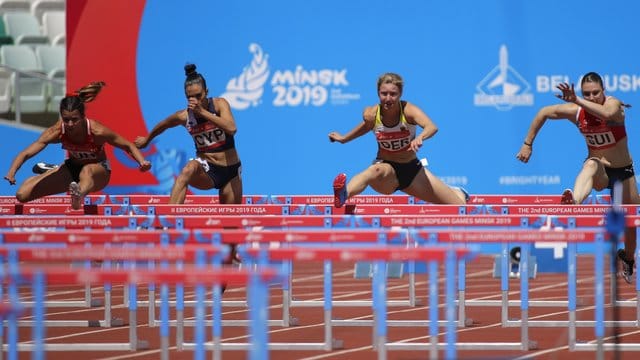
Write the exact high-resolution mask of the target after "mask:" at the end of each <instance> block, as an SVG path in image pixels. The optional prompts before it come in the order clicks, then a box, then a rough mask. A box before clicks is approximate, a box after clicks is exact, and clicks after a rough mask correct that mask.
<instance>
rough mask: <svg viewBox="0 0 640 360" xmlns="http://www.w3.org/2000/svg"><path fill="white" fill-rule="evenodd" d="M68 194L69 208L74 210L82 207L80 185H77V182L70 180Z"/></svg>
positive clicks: (82, 199)
mask: <svg viewBox="0 0 640 360" xmlns="http://www.w3.org/2000/svg"><path fill="white" fill-rule="evenodd" d="M69 195H71V208H73V209H74V210H80V209H82V203H83V202H84V197H83V196H82V194H81V193H80V185H78V183H77V182H75V181H72V182H71V184H69Z"/></svg>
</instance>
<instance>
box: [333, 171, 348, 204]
mask: <svg viewBox="0 0 640 360" xmlns="http://www.w3.org/2000/svg"><path fill="white" fill-rule="evenodd" d="M345 201H347V175H346V174H338V176H336V178H335V179H333V205H334V206H335V207H337V208H341V207H342V205H344V203H345Z"/></svg>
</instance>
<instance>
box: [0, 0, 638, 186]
mask: <svg viewBox="0 0 640 360" xmlns="http://www.w3.org/2000/svg"><path fill="white" fill-rule="evenodd" d="M175 4H176V3H175V2H166V1H148V2H147V4H146V7H145V10H144V15H143V18H142V22H141V24H140V33H139V41H138V54H137V79H138V93H139V94H140V98H139V101H140V104H141V108H142V112H143V117H144V122H145V124H146V126H147V128H149V129H150V128H151V127H152V126H153V125H155V124H156V123H157V122H158V121H160V120H161V119H163V118H164V117H165V116H167V115H169V114H170V113H172V112H174V111H176V110H178V109H180V108H183V107H185V104H186V100H185V98H184V91H183V87H182V84H183V81H184V73H183V66H184V64H185V63H186V62H194V63H196V64H197V65H198V71H200V72H201V73H203V74H204V75H205V77H206V78H207V82H208V86H209V90H210V95H212V96H223V97H226V98H227V99H228V100H229V101H230V102H231V104H232V106H233V109H234V114H235V117H236V121H237V124H238V129H239V130H238V134H237V137H236V139H237V145H238V150H239V153H240V156H241V158H242V162H243V178H244V186H245V193H246V194H322V193H330V192H331V181H332V179H333V177H334V176H335V175H336V174H337V173H338V172H346V173H347V174H348V175H353V174H355V173H356V172H358V171H360V170H362V169H364V168H365V167H366V166H368V165H369V164H370V162H371V161H372V160H373V158H374V156H375V152H376V145H375V142H374V139H373V136H372V135H365V136H363V137H361V138H359V139H357V140H355V141H353V142H351V143H348V144H336V143H330V142H329V141H328V137H327V135H328V133H329V132H330V131H333V130H335V131H339V132H342V133H344V132H347V131H349V130H350V129H351V128H353V127H354V126H355V125H356V124H357V123H358V122H359V121H361V113H362V109H363V108H364V107H365V106H367V105H372V104H375V103H376V102H377V95H376V88H375V86H376V80H377V77H378V75H380V74H381V73H384V72H387V71H392V72H397V73H399V74H401V75H402V76H403V77H404V79H405V91H404V96H403V98H404V99H405V100H408V101H411V102H413V103H415V104H417V105H419V106H420V107H422V109H423V110H425V112H426V113H427V114H428V115H429V116H430V117H431V118H432V119H433V121H434V122H435V123H436V124H437V125H438V126H439V129H440V130H439V132H438V134H437V135H436V136H435V137H434V138H432V139H430V140H428V141H427V142H425V145H424V146H423V147H422V149H421V150H420V152H419V154H418V155H419V157H426V158H427V159H428V161H429V168H430V170H431V171H432V172H434V173H435V174H436V175H438V176H440V177H441V178H443V179H444V180H445V181H446V182H447V183H449V184H452V185H463V186H465V187H467V188H468V190H470V191H471V192H474V193H540V194H549V193H552V194H553V193H558V194H559V193H560V192H561V191H562V190H563V189H564V188H567V187H572V186H573V181H574V176H575V175H576V173H577V172H578V170H579V169H580V166H581V162H582V160H583V159H584V157H585V155H586V147H585V145H584V140H583V139H582V137H581V135H580V134H579V133H578V131H577V129H576V128H575V127H574V126H573V125H571V124H570V123H569V122H567V121H558V122H549V123H547V124H546V126H545V128H544V129H543V130H542V131H541V132H540V134H539V136H538V138H537V139H536V142H535V145H534V154H533V157H532V159H531V161H530V162H529V163H528V164H526V165H525V164H522V163H520V162H518V161H517V160H516V159H515V154H516V153H517V151H518V150H519V148H520V145H521V144H522V140H523V138H524V136H525V134H526V131H527V129H528V126H529V123H530V121H531V119H532V118H533V116H534V115H535V113H536V111H537V110H538V109H539V108H540V107H542V106H545V105H550V104H555V103H558V102H559V100H558V99H556V98H555V97H554V95H553V94H554V92H553V89H554V85H555V84H557V83H558V82H561V81H569V82H576V83H577V82H579V78H580V76H581V75H582V74H584V73H586V72H589V71H597V72H599V73H600V74H601V75H603V76H604V77H605V80H606V83H607V84H606V86H607V92H608V93H609V94H611V95H614V96H617V97H619V98H620V99H621V100H623V101H624V102H628V103H631V104H632V105H635V107H638V106H640V98H639V97H638V93H639V91H640V71H639V70H638V66H637V58H638V55H640V43H639V42H638V41H637V34H638V30H637V27H636V26H635V25H634V24H635V20H636V17H637V14H638V13H639V12H640V3H637V2H633V1H621V0H613V1H609V2H606V3H605V2H602V1H591V0H588V1H585V0H569V1H552V0H539V1H513V0H504V1H498V0H496V1H472V0H469V1H461V0H459V1H395V2H389V1H381V0H370V1H337V0H325V1H322V2H304V1H302V2H301V1H294V0H281V1H275V2H262V1H247V0H235V1H224V2H219V1H206V0H200V1H196V0H186V1H183V2H181V3H180V6H179V7H176V5H175ZM500 76H504V79H506V81H499V82H498V86H492V85H494V84H492V83H494V82H495V80H496V79H497V78H499V77H500ZM635 107H634V108H631V109H629V111H628V115H627V132H628V134H629V138H630V146H631V152H632V154H638V153H639V151H640V148H639V146H638V141H639V140H640V138H637V135H636V134H638V131H637V130H638V125H637V122H636V121H635V119H636V114H635V113H636V111H637V110H635ZM123 126H126V125H123ZM11 142H12V143H11V146H10V149H11V151H13V150H14V149H17V148H21V147H23V146H26V145H27V144H28V142H26V143H25V142H24V140H23V139H22V138H20V139H13V138H12V139H11ZM155 146H156V149H157V150H158V153H159V154H162V155H163V156H165V157H167V156H169V157H171V159H172V158H173V157H176V158H177V159H180V161H184V160H185V159H187V158H189V157H191V156H193V144H192V142H191V140H190V137H189V136H188V134H187V133H186V131H185V130H184V129H172V130H170V131H167V132H166V133H165V134H163V135H162V136H161V137H159V138H158V139H157V141H156V142H155ZM9 160H10V159H4V160H3V165H4V166H3V167H4V168H5V169H6V168H8V161H9ZM116 160H117V159H116ZM157 164H158V166H163V167H165V169H164V170H165V171H159V172H158V174H160V173H162V174H164V175H163V176H162V177H160V176H159V175H157V176H156V177H157V178H158V182H159V183H160V185H161V186H160V188H164V189H168V188H169V187H170V183H171V179H172V176H171V174H175V171H177V170H175V169H173V168H174V166H172V165H174V164H172V163H171V161H164V162H157ZM156 170H158V169H156ZM19 175H20V176H19V180H20V179H24V177H25V176H26V175H27V174H25V171H22V172H21V174H19ZM164 182H166V183H167V184H164V185H162V184H163V183H164ZM3 185H4V184H3ZM134 188H135V187H134ZM138 189H139V190H141V191H142V190H144V188H143V187H139V188H138ZM11 191H12V190H11V189H9V188H8V187H7V186H3V187H0V192H2V193H10V192H11ZM367 192H368V193H371V191H370V190H368V191H367ZM196 193H197V191H196Z"/></svg>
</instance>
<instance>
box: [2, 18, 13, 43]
mask: <svg viewBox="0 0 640 360" xmlns="http://www.w3.org/2000/svg"><path fill="white" fill-rule="evenodd" d="M11 44H13V38H12V37H11V36H9V34H7V30H6V28H5V26H4V20H2V18H0V46H2V45H11Z"/></svg>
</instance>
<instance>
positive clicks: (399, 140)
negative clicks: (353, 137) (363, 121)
mask: <svg viewBox="0 0 640 360" xmlns="http://www.w3.org/2000/svg"><path fill="white" fill-rule="evenodd" d="M403 108H404V104H401V106H400V121H398V123H397V124H396V125H394V126H391V127H388V126H385V125H384V124H383V123H382V117H381V116H380V105H378V111H377V113H376V122H375V124H374V126H373V133H374V134H375V136H376V141H377V142H378V148H379V149H380V150H384V151H389V152H398V151H405V150H407V149H408V148H409V144H411V141H412V140H413V139H415V138H416V125H414V124H409V123H408V122H407V119H406V118H405V117H404V111H403Z"/></svg>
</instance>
